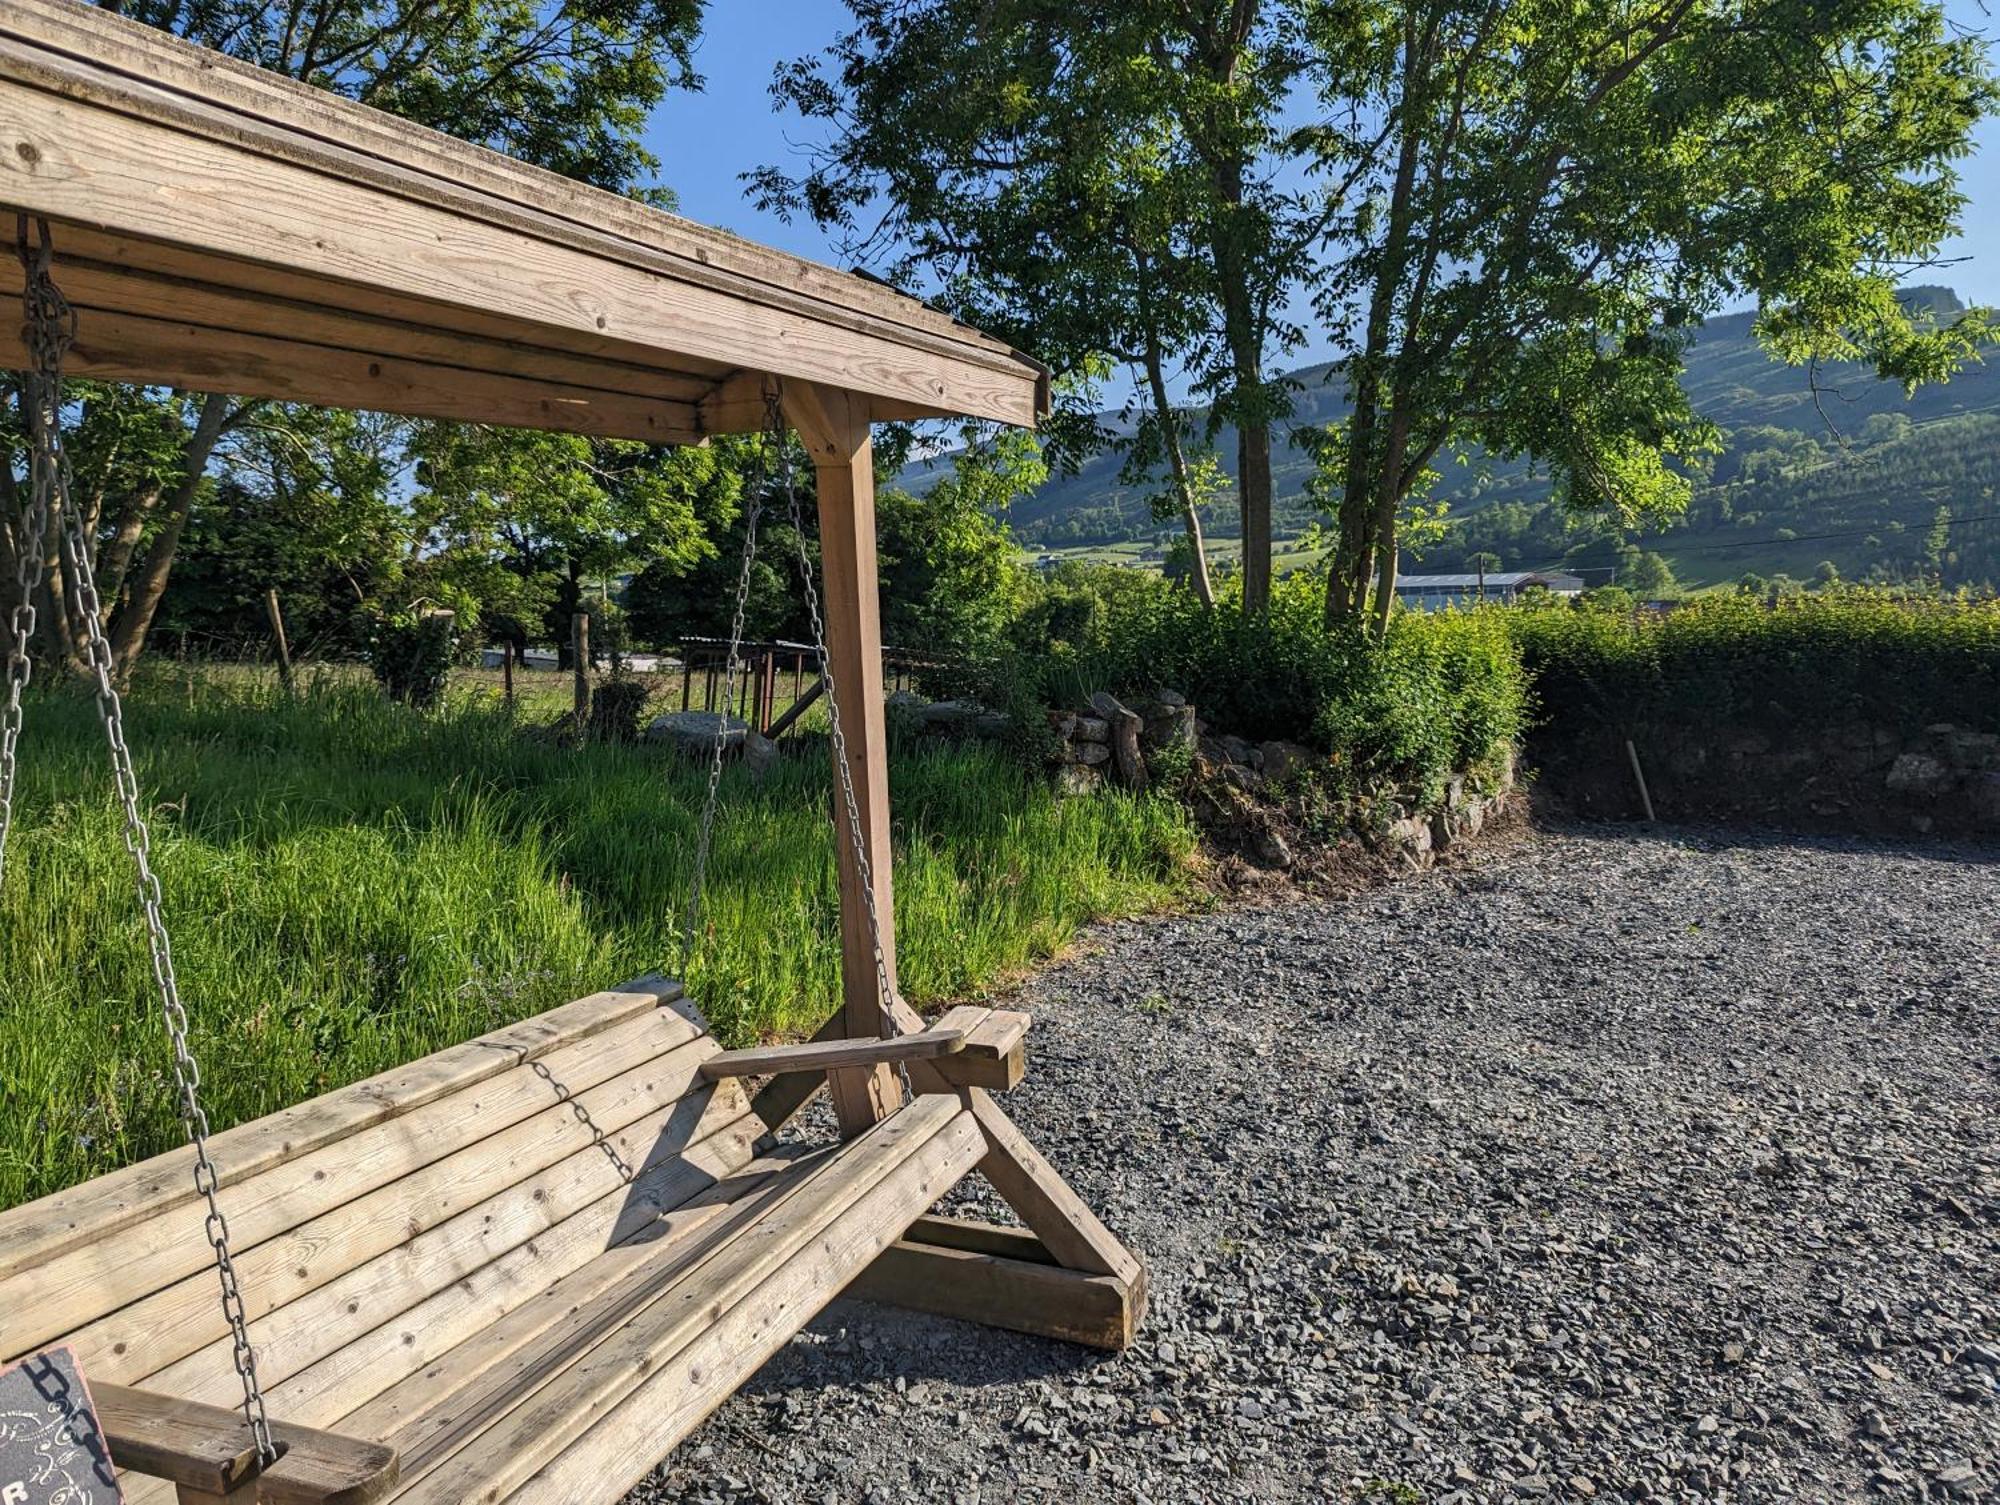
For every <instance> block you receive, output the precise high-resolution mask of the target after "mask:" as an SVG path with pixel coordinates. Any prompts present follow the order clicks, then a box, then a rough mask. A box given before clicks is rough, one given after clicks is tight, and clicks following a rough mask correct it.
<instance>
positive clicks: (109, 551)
mask: <svg viewBox="0 0 2000 1505" xmlns="http://www.w3.org/2000/svg"><path fill="white" fill-rule="evenodd" d="M159 505H160V488H159V487H157V486H148V487H145V488H143V489H142V490H139V491H135V492H133V493H132V494H131V495H130V496H128V497H126V498H125V502H124V505H123V506H121V507H120V508H119V509H118V526H117V527H116V528H115V529H114V530H113V531H112V534H111V537H110V538H109V539H108V540H107V541H106V542H105V545H104V552H103V554H102V555H100V556H99V560H98V565H97V604H98V608H99V609H100V610H101V611H102V612H103V614H104V622H105V625H106V626H107V627H108V626H109V625H110V623H111V617H112V613H114V612H115V611H117V610H118V598H119V597H120V596H122V595H124V594H125V577H126V576H128V575H130V574H131V573H132V559H133V556H134V555H136V554H137V553H138V551H139V539H140V537H141V536H142V535H143V534H144V533H145V531H146V519H147V518H148V517H150V516H152V514H153V509H154V508H155V507H157V506H159Z"/></svg>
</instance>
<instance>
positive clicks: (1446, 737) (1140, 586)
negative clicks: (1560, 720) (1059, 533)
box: [980, 566, 1526, 799]
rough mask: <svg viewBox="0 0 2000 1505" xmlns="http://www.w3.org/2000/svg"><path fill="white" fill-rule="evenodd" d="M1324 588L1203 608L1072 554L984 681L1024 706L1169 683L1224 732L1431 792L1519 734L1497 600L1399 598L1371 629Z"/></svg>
mask: <svg viewBox="0 0 2000 1505" xmlns="http://www.w3.org/2000/svg"><path fill="white" fill-rule="evenodd" d="M1323 591H1324V582H1323V580H1322V579H1320V578H1319V577H1318V576H1316V575H1313V574H1310V573H1307V572H1300V573H1298V574H1295V575H1292V576H1290V577H1287V578H1286V579H1284V580H1282V581H1280V582H1279V583H1278V586H1277V589H1276V591H1275V593H1274V597H1273V600H1272V603H1271V611H1270V613H1269V615H1268V616H1267V617H1264V618H1257V617H1249V616H1246V615H1245V614H1244V612H1243V610H1242V608H1241V605H1240V603H1239V602H1238V601H1236V600H1233V599H1225V600H1224V601H1223V602H1222V603H1221V604H1220V605H1219V606H1218V607H1217V608H1216V609H1215V610H1214V611H1208V610H1206V609H1204V608H1203V607H1202V606H1201V605H1200V603H1199V602H1197V601H1196V600H1195V599H1194V597H1193V596H1192V595H1190V594H1189V593H1188V592H1187V591H1185V590H1183V589H1178V588H1175V587H1174V586H1172V585H1170V584H1168V583H1167V582H1165V581H1163V580H1161V579H1160V578H1159V577H1157V576H1152V575H1147V574H1144V573H1142V572H1140V571H1136V570H1116V569H1084V568H1079V567H1075V566H1070V567H1066V568H1065V569H1064V570H1061V571H1058V572H1057V574H1056V576H1055V577H1054V579H1053V580H1051V581H1048V582H1045V583H1044V584H1043V585H1042V587H1041V594H1040V597H1039V599H1038V600H1037V601H1035V602H1034V603H1032V604H1031V605H1030V607H1029V608H1028V611H1027V612H1026V614H1025V615H1024V616H1023V618H1022V620H1021V624H1020V628H1019V632H1018V637H1017V646H1016V651H1015V653H1014V654H1013V655H1012V656H1011V657H1010V659H1009V660H1008V662H1006V663H1005V664H1003V665H1000V666H998V667H997V669H996V670H994V671H993V673H992V678H991V679H990V680H989V682H988V683H986V684H985V685H984V686H982V687H980V688H981V689H983V692H984V693H985V694H986V695H987V696H988V697H989V699H990V701H991V702H992V703H1005V704H1009V705H1011V706H1013V707H1015V708H1019V707H1021V706H1022V705H1023V704H1024V703H1029V704H1031V703H1039V704H1043V705H1050V706H1065V705H1072V704H1075V703H1076V702H1077V701H1078V700H1079V699H1080V697H1081V696H1083V695H1084V694H1087V693H1088V692H1089V691H1091V690H1095V689H1110V690H1111V691H1113V692H1114V693H1116V694H1119V695H1125V696H1143V695H1146V694H1149V693H1151V692H1152V691H1155V690H1158V689H1162V688H1170V689H1174V690H1178V691H1180V692H1181V693H1182V694H1184V695H1186V696H1187V697H1188V699H1189V700H1191V701H1192V702H1193V703H1194V704H1195V706H1196V707H1197V709H1198V710H1199V712H1200V714H1201V716H1202V718H1203V720H1204V721H1206V722H1207V723H1208V724H1209V726H1210V727H1211V728H1213V729H1214V730H1215V731H1216V732H1217V733H1223V732H1227V733H1231V734H1234V735H1236V736H1239V737H1244V738H1248V739H1250V740H1252V741H1263V740H1266V739H1283V740H1287V741H1294V742H1301V743H1304V744H1306V745H1308V746H1311V747H1314V748H1316V749H1318V750H1319V751H1322V752H1326V753H1329V754H1331V755H1333V757H1334V760H1335V764H1336V767H1337V768H1339V769H1340V770H1342V771H1343V773H1344V774H1345V775H1346V782H1347V783H1348V785H1349V786H1350V787H1351V788H1353V789H1363V788H1376V787H1383V786H1395V787H1398V788H1401V789H1404V790H1406V791H1410V792H1413V793H1420V794H1421V796H1422V797H1424V798H1426V799H1429V798H1435V797H1436V796H1437V795H1438V794H1440V793H1441V792H1442V789H1443V785H1444V781H1445V780H1446V778H1447V777H1449V776H1450V775H1451V774H1452V773H1454V772H1456V771H1458V770H1460V769H1464V768H1467V767H1470V766H1472V765H1474V764H1478V763H1480V762H1483V761H1485V760H1486V759H1488V758H1490V757H1491V756H1492V755H1493V754H1494V753H1495V752H1496V751H1498V750H1499V748H1500V746H1501V745H1502V744H1504V743H1507V742H1510V741H1512V740H1513V739H1514V738H1515V737H1516V736H1517V735H1518V733H1519V732H1520V729H1521V726H1522V723H1523V720H1524V716H1525V708H1526V683H1525V680H1524V677H1523V675H1522V671H1521V665H1520V658H1519V654H1518V652H1517V650H1516V648H1515V646H1514V643H1513V641H1512V639H1511V638H1510V637H1509V635H1508V633H1507V631H1506V628H1505V626H1504V624H1503V623H1501V622H1500V621H1499V620H1498V619H1497V616H1496V614H1494V613H1478V612H1473V613H1460V612H1446V613H1439V614H1435V615H1424V614H1420V613H1399V614H1398V615H1397V617H1396V618H1395V620H1394V622H1393V624H1392V626H1391V629H1390V632H1389V635H1388V638H1387V640H1386V641H1385V642H1383V643H1380V644H1377V643H1373V642H1370V641H1369V640H1368V639H1367V638H1366V636H1365V635H1363V634H1361V633H1359V632H1347V631H1337V630H1330V629H1329V628H1328V627H1327V626H1326V625H1325V622H1324V619H1323V615H1322V608H1321V602H1322V599H1323V597H1322V593H1323ZM994 681H998V682H997V683H995V682H994Z"/></svg>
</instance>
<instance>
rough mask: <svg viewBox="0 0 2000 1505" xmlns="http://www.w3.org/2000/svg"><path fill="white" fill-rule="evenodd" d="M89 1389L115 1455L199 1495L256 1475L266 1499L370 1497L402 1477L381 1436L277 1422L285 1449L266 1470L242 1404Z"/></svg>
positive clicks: (307, 1504)
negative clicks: (368, 1438) (365, 1438)
mask: <svg viewBox="0 0 2000 1505" xmlns="http://www.w3.org/2000/svg"><path fill="white" fill-rule="evenodd" d="M90 1395H91V1399H92V1401H93V1402H95V1405H96V1409H97V1422H98V1425H99V1426H100V1427H102V1428H103V1429H104V1441H105V1444H106V1446H108V1447H109V1448H110V1450H111V1461H112V1462H113V1463H115V1464H117V1465H118V1467H120V1468H122V1469H130V1470H131V1471H132V1472H134V1473H139V1474H150V1475H151V1476H152V1477H154V1478H156V1479H165V1480H167V1481H168V1482H169V1483H171V1484H174V1485H176V1486H178V1487H180V1488H181V1489H183V1490H187V1491H190V1492H192V1493H193V1494H195V1495H197V1496H200V1495H212V1496H215V1497H217V1498H223V1497H226V1496H228V1495H229V1493H230V1492H231V1491H232V1490H236V1489H241V1488H242V1487H243V1486H244V1485H245V1484H246V1483H248V1482H249V1481H250V1480H252V1479H255V1480H256V1484H257V1488H256V1496H257V1499H258V1500H260V1501H263V1502H266V1505H368V1502H370V1501H372V1500H379V1499H381V1498H382V1497H383V1496H384V1495H386V1494H388V1493H389V1491H390V1490H391V1489H393V1488H395V1485H396V1477H397V1466H396V1454H395V1451H394V1450H393V1449H391V1448H386V1447H383V1446H382V1445H381V1444H380V1443H375V1442H362V1441H360V1440H358V1439H356V1438H352V1437H342V1436H340V1435H338V1434H337V1433H334V1432H321V1431H317V1430H315V1429H314V1428H312V1427H295V1426H291V1425H288V1424H286V1423H284V1422H273V1423H272V1424H271V1438H272V1441H274V1442H276V1443H277V1444H278V1447H279V1449H280V1456H279V1458H278V1460H277V1462H275V1463H273V1464H272V1465H271V1466H270V1467H269V1468H266V1469H264V1470H263V1471H262V1472H261V1473H259V1472H258V1469H257V1445H256V1443H255V1442H253V1441H252V1440H251V1436H250V1427H249V1424H248V1423H246V1422H245V1421H244V1420H243V1418H242V1416H241V1415H240V1414H239V1413H237V1412H235V1411H230V1410H225V1409H224V1408H223V1407H221V1406H210V1405H204V1404H202V1403H201V1402H200V1401H191V1400H182V1399H180V1398H179V1397H178V1396H172V1395H158V1394H155V1393H154V1392H152V1391H149V1390H134V1389H132V1388H131V1387H130V1386H128V1385H106V1384H95V1385H92V1386H91V1387H90Z"/></svg>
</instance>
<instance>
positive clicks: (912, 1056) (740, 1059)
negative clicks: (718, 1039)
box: [700, 1028, 966, 1082]
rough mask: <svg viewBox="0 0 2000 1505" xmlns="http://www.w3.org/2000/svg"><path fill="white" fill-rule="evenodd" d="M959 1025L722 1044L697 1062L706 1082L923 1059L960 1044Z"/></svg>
mask: <svg viewBox="0 0 2000 1505" xmlns="http://www.w3.org/2000/svg"><path fill="white" fill-rule="evenodd" d="M965 1043H966V1035H965V1032H964V1031H963V1030H958V1029H939V1028H932V1029H927V1030H925V1031H924V1032H923V1033H922V1034H920V1035H898V1036H896V1037H895V1038H894V1039H890V1040H821V1041H817V1042H814V1043H809V1044H806V1045H766V1046H760V1047H757V1048H755V1049H752V1050H726V1051H724V1052H723V1053H722V1054H721V1055H719V1056H710V1057H709V1058H708V1059H707V1060H706V1061H703V1062H702V1063H701V1068H700V1070H701V1075H702V1077H703V1078H704V1079H705V1080H707V1081H711V1082H719V1081H722V1080H723V1079H724V1078H726V1077H746V1076H771V1075H773V1074H776V1073H781V1072H790V1071H832V1070H834V1069H835V1068H836V1067H843V1066H874V1065H877V1064H880V1063H882V1062H887V1061H928V1060H933V1059H935V1058H937V1057H939V1056H949V1055H952V1054H954V1053H956V1052H958V1051H961V1050H963V1049H965Z"/></svg>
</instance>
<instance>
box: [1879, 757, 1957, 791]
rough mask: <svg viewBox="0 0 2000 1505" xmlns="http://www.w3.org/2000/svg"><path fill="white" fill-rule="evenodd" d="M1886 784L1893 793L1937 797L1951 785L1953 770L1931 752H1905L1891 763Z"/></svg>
mask: <svg viewBox="0 0 2000 1505" xmlns="http://www.w3.org/2000/svg"><path fill="white" fill-rule="evenodd" d="M1883 782H1884V784H1885V785H1886V786H1887V788H1888V789H1889V791H1890V793H1892V794H1908V795H1915V796H1917V797H1919V798H1922V799H1935V798H1936V797H1937V796H1938V795H1940V794H1942V793H1944V791H1945V790H1947V789H1949V788H1950V787H1951V783H1952V776H1951V770H1950V769H1949V768H1947V767H1945V765H1944V764H1943V763H1942V762H1940V761H1939V760H1938V759H1936V758H1933V757H1932V756H1931V755H1930V754H1929V753H1904V754H1902V755H1901V756H1900V757H1898V758H1897V759H1896V761H1895V762H1894V763H1892V764H1890V765H1889V776H1888V778H1887V779H1885V780H1884V781H1883Z"/></svg>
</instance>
